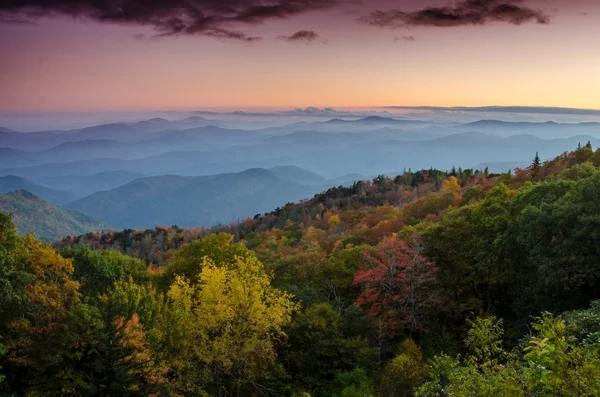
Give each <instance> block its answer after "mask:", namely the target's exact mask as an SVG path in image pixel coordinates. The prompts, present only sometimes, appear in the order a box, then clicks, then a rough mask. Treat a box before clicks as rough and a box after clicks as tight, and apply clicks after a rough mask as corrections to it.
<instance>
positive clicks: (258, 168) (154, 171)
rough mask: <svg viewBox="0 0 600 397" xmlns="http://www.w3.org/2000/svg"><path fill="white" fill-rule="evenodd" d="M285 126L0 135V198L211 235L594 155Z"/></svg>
mask: <svg viewBox="0 0 600 397" xmlns="http://www.w3.org/2000/svg"><path fill="white" fill-rule="evenodd" d="M289 121H290V120H289V119H288V120H287V122H286V124H282V125H278V126H271V127H268V128H260V129H255V128H254V127H256V123H254V122H252V120H250V121H248V122H247V124H246V127H243V129H235V128H229V127H228V125H227V123H226V122H223V121H220V120H207V119H204V118H202V117H190V118H187V119H183V120H167V119H163V118H154V119H150V120H144V121H139V122H133V123H108V124H101V125H97V126H91V127H87V128H80V129H75V130H69V131H41V132H32V133H21V132H14V131H10V130H9V129H0V193H2V192H10V191H14V190H27V191H30V192H32V193H33V194H35V195H36V196H39V197H41V198H43V199H44V200H46V201H48V202H51V203H53V204H58V205H63V206H67V207H68V208H71V209H75V210H80V211H82V212H84V213H86V214H88V215H90V216H92V217H94V218H96V219H99V220H101V221H102V222H105V223H106V224H110V225H112V226H115V227H123V228H127V227H150V226H154V225H156V224H166V225H171V224H177V225H179V226H199V225H203V226H209V225H212V224H214V223H219V222H224V223H226V222H231V221H232V220H238V219H241V218H245V217H247V216H254V215H255V214H257V213H262V212H264V211H269V210H272V209H273V208H275V207H278V206H281V205H284V204H286V203H287V202H288V201H297V200H300V199H303V198H307V197H311V196H312V195H314V194H315V193H318V192H320V191H322V190H325V189H327V188H330V187H332V186H337V185H344V184H350V183H352V182H353V181H355V180H358V179H365V178H368V179H370V178H371V177H373V176H376V175H380V174H386V175H389V174H390V173H392V172H397V171H398V170H402V169H413V170H416V169H423V168H426V169H428V168H430V167H434V168H438V169H443V170H444V169H445V170H449V169H450V168H452V167H453V166H456V167H462V168H471V167H473V166H474V165H476V167H480V166H481V167H480V168H485V167H486V166H488V167H489V169H490V171H492V172H498V171H502V172H504V171H506V170H507V169H508V168H514V167H516V166H521V165H526V164H529V163H530V162H531V160H532V159H533V157H534V156H535V153H536V152H539V155H540V156H541V157H542V158H550V157H553V156H556V155H559V154H560V153H562V152H564V151H567V150H571V149H574V148H575V147H577V145H579V144H581V145H584V144H586V143H587V142H588V141H590V143H591V144H592V145H593V146H594V147H596V146H598V144H600V141H599V140H598V137H600V124H599V123H571V124H569V123H555V122H546V123H532V122H506V121H499V120H479V121H475V122H472V123H466V124H457V123H442V122H437V121H435V120H414V119H408V118H400V117H398V118H391V117H380V116H370V117H363V118H334V119H329V120H322V121H313V122H292V123H290V122H289ZM242 124H243V122H241V121H239V120H238V121H236V123H235V125H236V126H240V125H242ZM263 127H264V125H263ZM340 175H342V176H340Z"/></svg>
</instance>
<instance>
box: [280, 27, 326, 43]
mask: <svg viewBox="0 0 600 397" xmlns="http://www.w3.org/2000/svg"><path fill="white" fill-rule="evenodd" d="M278 39H279V40H284V41H287V42H290V43H305V44H313V43H321V44H327V39H325V38H323V37H321V36H319V35H318V34H317V32H315V31H314V30H300V31H298V32H296V33H294V34H293V35H291V36H279V37H278Z"/></svg>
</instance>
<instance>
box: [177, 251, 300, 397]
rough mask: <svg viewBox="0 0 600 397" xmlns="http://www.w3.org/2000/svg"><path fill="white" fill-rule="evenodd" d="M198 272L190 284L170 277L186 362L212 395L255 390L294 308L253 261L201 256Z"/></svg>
mask: <svg viewBox="0 0 600 397" xmlns="http://www.w3.org/2000/svg"><path fill="white" fill-rule="evenodd" d="M201 269H202V270H201V272H200V274H199V275H198V279H197V283H195V284H192V283H190V281H188V280H187V279H185V278H183V277H181V276H177V277H176V278H175V282H174V283H173V285H172V286H171V288H170V289H169V292H168V297H169V299H170V306H171V308H172V309H170V310H173V311H174V312H176V313H180V314H179V320H180V321H182V324H181V325H182V327H183V329H184V330H185V331H184V332H185V333H186V335H184V338H186V339H185V340H184V341H183V343H184V344H185V349H186V350H187V352H188V354H189V357H188V359H189V360H197V361H198V362H200V363H202V364H203V365H204V366H205V368H206V370H207V371H208V373H209V376H210V381H211V387H210V389H212V390H213V395H219V396H221V395H226V394H227V393H230V394H237V395H239V393H240V392H241V391H242V390H246V389H253V388H257V387H259V384H258V382H259V380H260V379H261V377H262V376H263V375H264V374H265V371H266V370H267V369H268V368H269V366H270V364H271V362H272V361H273V360H274V358H275V345H276V343H277V342H278V340H279V339H280V338H283V337H285V333H284V331H283V327H284V326H285V325H286V324H287V323H289V322H290V320H291V314H292V312H293V311H294V310H295V309H296V305H295V304H294V303H293V302H292V300H291V296H290V295H288V294H287V293H285V292H282V291H280V290H277V289H275V288H272V287H271V286H270V282H271V280H270V277H269V276H268V275H267V274H266V273H265V271H264V268H263V265H262V264H261V263H260V262H259V261H258V260H257V259H256V258H254V257H251V256H246V257H240V256H235V257H234V258H233V260H232V262H219V263H217V262H215V261H213V260H211V259H209V258H207V257H206V258H204V260H203V261H202V264H201Z"/></svg>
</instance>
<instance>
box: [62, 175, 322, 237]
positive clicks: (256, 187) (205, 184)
mask: <svg viewBox="0 0 600 397" xmlns="http://www.w3.org/2000/svg"><path fill="white" fill-rule="evenodd" d="M322 189H323V186H316V185H313V186H308V185H303V184H299V183H297V182H294V181H291V180H289V179H286V178H283V177H282V176H281V175H279V174H276V173H275V172H273V171H270V170H266V169H262V168H254V169H249V170H246V171H244V172H240V173H232V174H220V175H213V176H201V177H181V176H176V175H164V176H157V177H149V178H140V179H136V180H135V181H133V182H130V183H128V184H126V185H123V186H120V187H118V188H116V189H112V190H109V191H106V192H98V193H94V194H92V195H91V196H88V197H84V198H83V199H81V200H77V201H75V202H73V203H71V204H69V205H68V207H69V208H71V209H75V210H79V211H81V212H83V213H86V214H89V215H90V216H93V217H95V218H97V219H100V220H102V221H104V222H106V223H108V224H111V225H115V226H117V227H124V228H142V227H149V226H156V225H167V226H170V225H178V226H188V227H191V226H210V225H214V224H217V223H229V222H231V221H234V220H238V219H243V218H245V217H248V216H254V215H255V214H257V213H262V212H265V211H268V210H272V209H273V208H276V207H279V206H282V205H284V204H286V203H288V202H290V201H297V200H301V199H303V198H306V197H309V196H312V195H313V194H315V193H317V192H319V191H321V190H322Z"/></svg>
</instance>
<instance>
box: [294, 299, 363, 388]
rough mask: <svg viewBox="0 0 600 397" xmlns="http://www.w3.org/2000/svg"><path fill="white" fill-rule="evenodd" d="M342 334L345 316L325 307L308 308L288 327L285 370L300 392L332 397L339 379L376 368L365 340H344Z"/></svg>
mask: <svg viewBox="0 0 600 397" xmlns="http://www.w3.org/2000/svg"><path fill="white" fill-rule="evenodd" d="M342 331H343V330H342V316H341V315H340V314H339V313H338V312H337V311H336V310H334V309H333V307H331V305H329V304H326V303H321V304H316V305H313V306H311V307H309V308H307V309H306V310H305V311H304V312H303V313H300V314H298V316H297V317H296V318H295V319H294V321H293V322H292V323H291V324H290V325H289V326H288V327H287V329H286V333H287V335H288V343H287V344H286V347H285V356H284V357H285V367H286V370H287V372H288V373H289V374H290V375H291V376H292V379H293V383H294V385H295V388H296V390H297V391H303V392H308V393H310V394H311V395H314V396H330V395H332V394H333V393H335V392H336V391H334V392H331V391H330V390H329V389H330V386H331V387H333V388H334V389H335V388H336V387H334V386H333V383H332V382H334V380H335V378H336V376H337V375H339V374H340V373H344V372H348V371H352V370H353V369H354V368H356V367H357V366H364V367H365V368H366V367H367V366H372V365H373V361H374V360H373V358H374V357H373V356H374V354H373V351H372V349H370V348H369V347H368V345H367V342H366V340H365V339H362V338H345V337H344V334H343V332H342ZM346 386H348V385H346ZM344 387H345V386H342V387H338V388H337V389H338V390H337V392H339V391H341V389H343V388H344Z"/></svg>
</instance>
